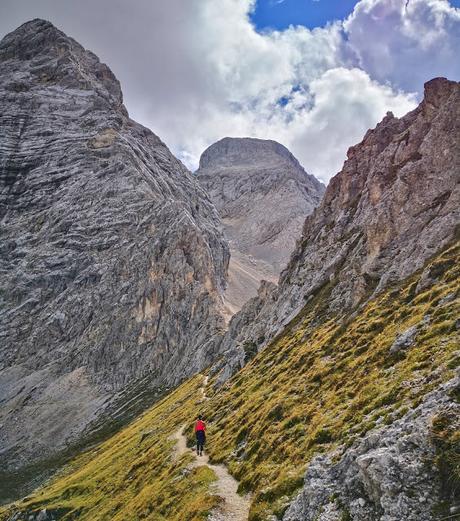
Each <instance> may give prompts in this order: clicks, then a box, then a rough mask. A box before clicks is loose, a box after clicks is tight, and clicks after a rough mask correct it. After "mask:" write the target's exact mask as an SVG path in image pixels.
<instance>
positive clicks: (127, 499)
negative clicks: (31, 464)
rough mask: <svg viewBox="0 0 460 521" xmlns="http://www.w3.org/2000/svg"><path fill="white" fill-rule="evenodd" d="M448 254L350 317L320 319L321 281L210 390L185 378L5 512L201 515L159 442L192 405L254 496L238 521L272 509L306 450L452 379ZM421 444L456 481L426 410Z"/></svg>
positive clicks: (202, 506)
mask: <svg viewBox="0 0 460 521" xmlns="http://www.w3.org/2000/svg"><path fill="white" fill-rule="evenodd" d="M459 251H460V247H459V245H456V246H455V247H452V248H450V249H449V250H448V251H446V252H444V253H443V254H442V255H440V256H438V257H437V258H435V259H434V260H433V261H432V262H431V264H432V268H433V270H432V271H434V272H436V276H437V277H438V280H437V282H436V283H435V284H434V285H433V286H432V287H430V288H428V289H426V290H424V291H422V292H420V293H419V294H418V295H417V294H416V292H415V287H416V285H417V283H418V280H419V278H420V273H418V274H415V275H414V276H413V277H411V278H410V279H409V280H407V281H405V282H404V283H403V284H402V285H400V286H398V287H393V288H390V289H389V290H387V291H386V292H385V293H382V294H380V295H379V296H378V297H377V298H375V299H373V300H372V301H370V302H368V303H367V304H366V305H365V306H364V307H363V308H362V309H360V310H359V311H358V312H357V313H355V315H354V316H353V317H345V316H344V317H340V319H339V318H337V317H335V318H330V317H329V318H327V319H326V318H324V317H323V318H320V317H321V316H322V313H323V307H322V306H323V302H324V301H323V299H324V298H325V297H326V296H327V291H330V289H331V288H327V287H326V288H323V290H322V292H321V294H320V295H317V298H315V299H314V301H313V302H312V303H310V304H309V305H308V306H307V307H306V308H305V310H304V312H303V313H302V315H301V316H300V317H298V318H297V319H296V320H295V322H293V323H292V324H291V326H290V327H288V329H287V330H286V332H285V333H284V334H283V335H282V336H281V337H279V338H278V339H276V340H275V341H274V342H273V343H272V344H271V345H269V346H268V347H267V348H266V349H265V350H264V351H262V352H261V353H259V354H258V355H257V356H256V357H255V358H254V359H253V360H252V361H251V362H250V363H249V364H248V365H247V366H246V367H245V368H244V369H243V370H242V371H240V372H239V373H237V374H236V375H235V376H234V377H233V378H232V379H231V380H230V381H229V382H227V383H226V385H225V386H224V387H223V388H220V389H213V387H212V381H211V382H210V385H209V386H208V390H207V393H208V396H209V398H210V399H209V400H208V401H205V402H203V403H199V402H200V400H201V393H200V392H199V387H200V385H201V382H202V377H201V376H197V377H195V378H193V379H191V380H189V381H188V382H185V383H184V384H183V385H182V386H180V387H178V388H177V389H176V390H175V391H173V392H172V393H171V394H170V395H168V396H167V397H166V398H165V399H163V400H162V401H160V402H159V403H157V404H156V405H155V406H153V407H152V408H151V409H149V410H148V411H147V412H146V413H144V414H143V415H142V416H141V417H139V418H138V419H137V420H136V421H134V422H133V423H132V424H131V425H129V426H128V427H126V428H125V429H123V430H122V431H121V432H119V433H118V434H116V435H115V436H113V437H112V438H110V439H109V440H108V441H107V442H105V443H103V444H101V445H99V446H98V447H97V448H95V449H93V450H90V451H88V452H86V453H85V454H83V455H81V456H80V457H78V458H76V459H75V460H74V461H73V462H72V465H71V466H70V467H68V468H67V469H66V470H65V472H63V473H62V474H61V475H58V476H56V478H55V479H54V480H53V482H52V483H51V484H50V485H48V486H46V487H44V488H43V489H41V490H39V491H37V492H36V493H35V495H34V496H33V497H31V498H30V499H28V500H26V501H24V502H21V503H20V504H19V507H20V508H21V509H22V510H28V511H37V510H40V509H41V508H44V507H46V508H47V509H54V510H59V511H61V513H62V515H63V517H61V519H70V518H72V516H73V515H76V514H78V516H79V519H82V520H90V519H91V520H94V521H98V520H109V519H110V520H116V521H121V520H138V519H148V520H155V521H163V520H170V521H174V520H177V521H179V520H180V521H184V520H201V519H206V516H207V513H208V512H209V511H210V510H211V509H212V508H213V507H214V506H215V505H217V504H218V502H219V498H217V497H215V496H213V495H212V493H211V492H210V486H211V484H212V482H213V480H214V479H215V476H214V475H213V473H212V471H211V470H209V469H208V468H205V467H201V468H196V469H189V470H188V471H186V470H185V469H186V467H187V465H188V464H189V463H190V460H191V457H192V456H191V455H188V456H187V455H186V456H184V457H182V458H181V459H180V460H179V461H175V460H174V458H173V448H174V442H173V441H172V440H171V439H170V436H171V434H172V433H173V432H175V431H176V430H177V429H178V428H179V426H180V425H182V424H187V425H188V430H187V433H188V435H189V437H191V433H192V430H191V426H192V423H193V418H194V417H195V415H196V412H197V408H198V407H200V408H201V410H202V411H204V413H205V415H206V416H207V419H208V421H209V433H208V446H207V450H208V451H210V454H211V457H212V459H213V461H215V462H223V463H225V464H226V465H227V466H228V468H229V471H230V472H231V473H232V474H233V475H234V476H235V477H236V478H237V479H238V480H239V481H240V489H241V491H251V492H253V493H254V500H253V503H252V507H251V513H250V519H251V520H252V521H257V520H260V521H262V520H265V519H267V517H268V515H269V514H270V513H276V514H278V515H281V514H282V512H283V510H284V508H285V506H286V505H287V503H288V501H289V498H291V497H292V496H293V495H294V494H295V493H296V491H297V490H298V489H299V488H300V487H301V485H302V480H303V475H304V472H305V469H306V467H307V465H308V462H309V461H310V459H311V458H312V457H313V456H314V455H315V454H318V453H321V452H325V451H331V450H332V449H334V448H336V447H338V446H340V445H345V446H346V445H349V444H351V443H353V441H354V440H356V439H357V438H359V437H361V436H363V435H364V434H365V433H366V432H368V431H369V430H370V429H372V428H374V427H376V426H379V425H385V424H389V423H392V422H393V421H394V420H395V419H397V418H399V417H401V416H402V415H403V414H405V413H406V412H407V411H408V410H409V409H410V408H412V407H415V406H417V405H418V404H419V403H420V402H421V400H422V399H423V396H424V395H425V394H426V393H427V392H429V391H430V390H432V389H435V388H436V387H438V386H439V384H440V383H441V382H443V381H446V380H447V379H449V378H451V377H452V376H453V373H454V370H455V368H456V367H458V365H459V361H460V359H459V354H458V350H459V331H458V329H457V328H458V317H459V316H460V313H459V311H460V299H459V274H460V264H459V262H458V258H459ZM428 316H429V320H428V318H427V317H428ZM317 324H320V325H317ZM416 324H419V325H420V328H419V331H418V334H417V336H416V338H415V341H414V343H413V345H412V346H410V348H408V349H406V350H402V351H401V352H399V353H395V354H391V353H390V347H391V345H392V344H393V342H394V340H395V338H396V336H397V335H398V333H401V332H403V331H405V330H406V329H408V328H409V327H411V326H413V325H416ZM433 440H434V441H435V442H436V444H437V446H438V447H439V448H440V450H439V454H438V456H437V460H436V462H435V463H436V464H437V465H438V466H439V468H440V469H442V472H444V473H446V472H447V473H448V472H453V471H452V470H451V469H454V471H455V472H457V474H456V475H455V476H454V478H453V479H454V481H453V482H452V483H451V482H449V483H450V484H447V485H446V486H450V487H458V483H459V481H458V451H457V450H456V449H455V447H456V446H458V433H455V432H453V431H451V430H450V427H449V425H448V423H446V421H445V419H444V418H439V419H437V420H436V419H435V420H434V424H433ZM15 510H17V508H16V507H14V508H13V510H12V511H15ZM9 511H11V510H9ZM0 512H1V511H0ZM6 518H7V517H6V516H5V515H3V516H2V515H1V513H0V519H6Z"/></svg>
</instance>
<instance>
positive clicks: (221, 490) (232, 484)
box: [173, 377, 250, 521]
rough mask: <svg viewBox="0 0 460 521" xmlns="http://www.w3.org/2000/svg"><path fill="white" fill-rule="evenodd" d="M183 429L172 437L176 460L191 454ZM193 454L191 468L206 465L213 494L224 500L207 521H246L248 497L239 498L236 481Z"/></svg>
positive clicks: (220, 469)
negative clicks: (211, 477) (210, 472)
mask: <svg viewBox="0 0 460 521" xmlns="http://www.w3.org/2000/svg"><path fill="white" fill-rule="evenodd" d="M207 383H208V378H207V377H206V378H205V379H204V381H203V387H202V388H201V391H202V394H203V400H206V399H207V398H206V392H205V387H206V384H207ZM184 428H185V425H182V427H181V428H180V429H179V430H178V431H177V432H176V433H175V434H174V437H173V438H174V439H175V440H176V441H177V445H176V450H175V457H176V458H180V457H181V456H182V455H183V454H186V453H187V452H189V453H193V452H192V450H191V449H189V448H188V447H187V441H186V437H185V435H184ZM193 454H194V456H195V459H194V461H193V463H192V464H191V466H192V467H199V466H202V465H207V466H208V467H209V468H210V469H212V470H213V471H214V473H215V474H216V476H217V481H216V483H215V485H214V486H215V493H216V494H217V495H219V496H220V497H221V498H223V500H224V502H223V504H222V505H221V506H220V507H219V509H218V510H216V511H215V512H213V513H211V515H210V517H209V521H247V519H248V516H249V504H250V497H249V496H240V495H239V494H238V493H237V489H238V481H236V479H235V478H233V477H232V476H231V475H230V474H229V473H228V471H227V469H226V467H225V466H224V465H212V464H210V463H209V458H208V456H207V454H204V455H203V456H197V455H196V454H195V453H193Z"/></svg>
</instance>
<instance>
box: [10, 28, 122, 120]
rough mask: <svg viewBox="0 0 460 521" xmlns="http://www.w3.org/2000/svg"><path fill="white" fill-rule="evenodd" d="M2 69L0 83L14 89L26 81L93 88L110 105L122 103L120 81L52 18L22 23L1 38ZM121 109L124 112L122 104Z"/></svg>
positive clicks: (40, 84) (38, 83)
mask: <svg viewBox="0 0 460 521" xmlns="http://www.w3.org/2000/svg"><path fill="white" fill-rule="evenodd" d="M2 69H4V70H3V71H2V75H1V76H2V78H0V83H2V84H3V86H4V87H5V88H6V89H7V90H13V91H14V92H18V91H24V90H26V89H25V86H26V84H29V86H32V85H33V86H38V87H43V86H44V85H46V86H51V85H53V84H54V85H56V86H60V87H63V88H73V89H79V90H92V91H94V92H97V94H98V95H99V96H102V97H104V98H106V99H107V101H109V102H110V103H111V104H112V105H116V106H122V103H123V95H122V92H121V87H120V83H119V81H118V80H117V79H116V77H115V75H114V74H113V73H112V71H111V70H110V69H109V67H107V65H105V64H104V63H101V62H100V60H99V58H98V57H97V56H96V55H95V54H93V53H92V52H90V51H87V50H85V49H84V47H82V46H81V45H80V44H79V43H78V42H76V41H75V40H74V39H73V38H71V37H69V36H67V35H66V34H65V33H64V32H62V31H60V30H59V29H58V28H57V27H55V26H54V25H53V24H52V23H51V22H49V21H47V20H42V19H40V18H35V19H34V20H30V21H29V22H26V23H24V24H22V25H21V26H20V27H18V28H17V29H15V30H14V31H12V32H11V33H9V34H7V35H6V36H5V37H4V38H3V39H2V40H1V42H0V70H2ZM7 73H8V74H7ZM2 80H3V81H2ZM5 82H6V83H10V84H11V85H9V86H8V85H7V84H5ZM18 82H19V83H18ZM123 111H124V112H126V109H125V108H124V107H123Z"/></svg>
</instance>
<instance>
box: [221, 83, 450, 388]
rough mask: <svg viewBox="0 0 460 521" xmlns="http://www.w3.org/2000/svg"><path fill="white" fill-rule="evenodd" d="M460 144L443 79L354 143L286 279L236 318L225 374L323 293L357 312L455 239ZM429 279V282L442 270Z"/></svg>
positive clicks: (336, 309) (341, 310) (332, 306)
mask: <svg viewBox="0 0 460 521" xmlns="http://www.w3.org/2000/svg"><path fill="white" fill-rule="evenodd" d="M459 145H460V83H458V82H455V81H449V80H447V79H445V78H435V79H433V80H431V81H429V82H428V83H426V84H425V94H424V99H423V101H422V102H421V103H420V105H419V106H418V107H417V108H416V109H415V110H413V111H412V112H410V113H408V114H407V115H406V116H404V117H403V118H400V119H398V118H395V117H394V116H393V115H392V114H391V113H388V114H387V116H386V117H385V118H384V119H383V121H382V122H380V123H379V124H378V125H377V127H376V128H375V129H373V130H369V131H368V132H367V133H366V135H365V136H364V139H363V140H362V142H361V143H359V144H357V145H356V146H353V147H351V148H350V149H349V150H348V159H347V160H346V161H345V164H344V166H343V169H342V171H341V172H339V173H338V174H337V175H336V176H335V177H334V178H333V179H332V180H331V182H330V184H329V186H328V187H327V190H326V193H325V195H324V198H323V200H322V202H321V204H320V205H319V207H318V208H317V209H316V210H315V211H314V212H313V214H312V215H311V216H309V217H307V219H306V221H305V225H304V228H303V233H302V238H301V240H300V241H299V243H298V245H297V247H296V248H295V250H294V252H293V254H292V256H291V259H290V262H289V264H288V266H287V268H286V269H285V270H284V271H283V272H282V273H281V276H280V280H279V285H278V287H272V288H271V290H270V291H263V292H262V294H261V295H258V296H256V297H255V298H254V299H251V300H250V301H249V302H248V303H247V304H246V305H245V306H244V307H243V308H242V310H241V312H240V313H239V314H238V315H236V316H235V317H234V318H233V320H234V323H233V324H232V323H230V327H229V331H228V333H227V335H226V336H225V338H224V340H223V344H224V345H225V348H226V350H227V360H229V361H227V362H226V364H225V368H224V371H223V372H222V374H221V380H224V379H226V378H227V377H228V376H229V375H230V374H231V373H232V372H233V371H234V370H235V368H237V367H239V366H240V365H241V364H243V363H244V358H245V354H244V349H243V345H244V344H248V343H249V344H251V345H255V346H256V349H258V350H260V349H261V348H263V347H264V346H265V345H266V344H267V343H268V342H269V341H270V339H272V338H273V337H274V336H275V335H276V334H277V333H279V332H280V331H282V330H283V328H284V327H285V326H286V325H287V324H288V323H289V322H290V321H291V320H292V319H293V318H294V317H296V316H297V315H298V313H299V312H300V311H301V310H302V308H303V307H304V306H305V304H306V303H308V302H309V301H310V300H311V299H313V298H315V296H317V295H319V294H320V292H321V295H322V297H321V298H323V299H324V301H325V304H326V306H325V307H326V310H327V312H330V313H333V314H335V315H339V316H340V315H341V314H346V313H350V312H351V311H352V310H354V309H356V308H357V307H358V306H359V305H360V303H362V302H363V301H365V300H366V299H368V298H370V297H371V296H372V295H374V294H375V293H376V292H379V291H381V290H382V289H383V288H385V287H387V286H388V285H389V284H391V283H392V282H397V281H400V280H403V279H404V278H406V277H408V276H409V275H410V274H411V273H413V272H414V271H416V270H418V269H420V268H422V267H423V266H424V265H425V263H426V261H427V260H428V259H429V258H430V257H431V256H432V255H434V254H435V253H436V252H438V251H440V250H441V249H442V248H443V247H444V246H446V245H447V244H449V242H451V241H452V240H453V239H454V237H455V236H457V235H458V232H459V223H460V186H459V181H460V146H459ZM422 278H423V280H424V281H425V282H424V284H430V283H432V282H433V281H434V280H435V279H436V274H429V273H427V274H425V276H424V277H422Z"/></svg>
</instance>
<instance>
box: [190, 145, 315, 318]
mask: <svg viewBox="0 0 460 521" xmlns="http://www.w3.org/2000/svg"><path fill="white" fill-rule="evenodd" d="M196 176H197V178H198V180H199V182H200V184H201V186H203V188H204V189H205V190H206V192H207V193H208V194H209V196H210V198H211V200H212V201H213V203H214V205H215V206H216V208H217V210H218V212H219V215H220V217H221V219H222V221H223V224H224V227H225V233H226V235H227V237H228V239H229V242H230V250H231V258H230V265H229V277H228V288H227V290H226V292H225V299H226V303H227V306H228V308H229V310H230V312H231V313H232V314H233V313H235V312H236V311H238V310H239V309H241V307H242V305H243V304H244V303H245V302H246V301H247V300H248V299H249V298H251V297H254V296H255V295H256V294H257V289H258V287H259V284H260V281H261V280H267V281H270V282H277V280H278V277H279V273H280V271H281V270H282V269H284V268H285V267H286V264H287V262H288V260H289V255H290V254H291V252H292V250H293V249H294V246H295V243H296V241H297V240H298V238H299V237H300V235H301V231H302V226H303V223H304V221H305V218H306V217H307V215H310V214H311V213H312V211H313V209H314V208H315V207H316V206H318V204H319V202H320V200H321V197H322V195H323V193H324V190H325V187H324V185H322V184H321V183H320V182H319V181H318V180H317V179H316V178H315V177H313V176H311V175H309V174H307V173H306V172H305V170H304V169H303V168H302V167H301V165H300V164H299V162H298V161H297V159H296V158H295V157H294V156H293V155H292V154H291V153H290V152H289V150H288V149H287V148H286V147H284V146H283V145H281V144H280V143H277V142H276V141H270V140H263V139H254V138H228V137H227V138H224V139H221V140H220V141H218V142H217V143H214V144H213V145H211V146H210V147H209V148H208V149H206V150H205V151H204V152H203V154H202V156H201V158H200V167H199V169H198V170H197V172H196Z"/></svg>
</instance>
